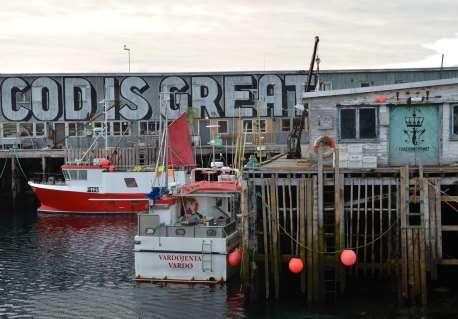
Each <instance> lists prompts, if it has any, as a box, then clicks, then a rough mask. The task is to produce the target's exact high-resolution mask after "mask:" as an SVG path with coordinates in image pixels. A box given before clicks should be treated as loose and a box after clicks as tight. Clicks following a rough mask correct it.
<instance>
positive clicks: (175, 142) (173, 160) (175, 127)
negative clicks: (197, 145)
mask: <svg viewBox="0 0 458 319" xmlns="http://www.w3.org/2000/svg"><path fill="white" fill-rule="evenodd" d="M168 135H169V138H168V154H167V165H168V166H195V165H196V164H195V162H194V154H193V153H192V144H191V136H189V128H188V119H187V115H186V113H183V114H181V115H180V117H178V118H177V119H176V120H175V121H173V122H172V123H170V125H169V127H168Z"/></svg>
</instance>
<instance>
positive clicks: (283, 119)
mask: <svg viewBox="0 0 458 319" xmlns="http://www.w3.org/2000/svg"><path fill="white" fill-rule="evenodd" d="M286 121H288V129H287V130H285V128H286V127H285V126H284V125H283V123H286ZM280 131H281V132H282V133H290V132H291V118H282V119H281V122H280Z"/></svg>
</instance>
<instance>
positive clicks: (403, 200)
mask: <svg viewBox="0 0 458 319" xmlns="http://www.w3.org/2000/svg"><path fill="white" fill-rule="evenodd" d="M399 173H400V181H399V191H398V192H397V193H399V209H398V211H399V218H400V222H401V227H400V229H401V234H402V236H401V258H402V261H401V265H402V266H401V282H402V297H403V298H408V296H409V280H408V278H409V270H408V269H409V267H408V248H407V247H408V244H407V242H408V236H407V209H406V208H407V207H406V205H407V189H406V188H407V187H408V184H407V178H408V168H406V167H402V168H400V172H399Z"/></svg>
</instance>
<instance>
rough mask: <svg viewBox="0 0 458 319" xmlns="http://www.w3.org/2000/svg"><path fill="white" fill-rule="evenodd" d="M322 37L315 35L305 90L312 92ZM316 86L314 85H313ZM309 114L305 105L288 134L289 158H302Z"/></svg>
mask: <svg viewBox="0 0 458 319" xmlns="http://www.w3.org/2000/svg"><path fill="white" fill-rule="evenodd" d="M319 41H320V38H319V37H318V36H316V37H315V45H314V47H313V54H312V60H311V61H310V68H309V72H308V74H307V81H306V84H305V92H310V91H311V89H312V75H313V69H314V67H315V59H316V52H317V49H318V42H319ZM313 87H314V86H313ZM307 114H308V110H307V108H306V106H305V105H304V110H303V111H302V114H301V116H300V121H293V129H292V130H291V133H290V134H289V136H288V155H287V158H301V157H302V154H301V137H302V131H303V130H304V121H305V116H306V115H307Z"/></svg>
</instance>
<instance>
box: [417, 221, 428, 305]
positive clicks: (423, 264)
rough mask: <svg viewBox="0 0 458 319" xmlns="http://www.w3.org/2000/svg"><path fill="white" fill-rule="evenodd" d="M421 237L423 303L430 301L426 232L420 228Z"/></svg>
mask: <svg viewBox="0 0 458 319" xmlns="http://www.w3.org/2000/svg"><path fill="white" fill-rule="evenodd" d="M419 233H420V237H419V244H420V276H421V278H420V280H421V303H422V304H423V305H426V304H427V301H428V290H427V281H426V255H425V249H426V245H425V243H426V241H427V240H425V232H424V231H423V229H420V230H419Z"/></svg>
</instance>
